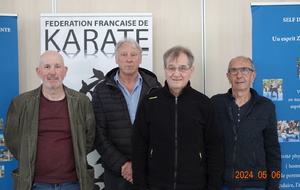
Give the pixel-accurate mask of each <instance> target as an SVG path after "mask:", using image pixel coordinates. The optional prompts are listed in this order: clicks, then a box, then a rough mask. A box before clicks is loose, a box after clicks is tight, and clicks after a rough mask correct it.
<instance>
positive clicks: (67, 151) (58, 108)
mask: <svg viewBox="0 0 300 190" xmlns="http://www.w3.org/2000/svg"><path fill="white" fill-rule="evenodd" d="M67 70H68V68H67V67H66V66H65V65H64V60H63V57H62V56H61V55H60V54H59V53H57V52H56V51H46V52H45V53H44V54H42V55H41V57H40V63H39V67H37V68H36V72H37V74H38V76H39V77H40V78H41V80H42V85H41V86H40V87H38V88H37V89H34V90H32V91H29V92H25V93H23V94H21V95H19V96H17V97H15V98H14V99H13V100H12V102H11V104H10V106H9V109H8V111H7V117H6V126H5V129H4V138H5V143H6V146H7V147H8V149H9V150H10V151H11V153H12V154H13V155H14V157H15V158H16V159H17V160H18V162H19V167H18V168H17V169H16V170H14V171H13V181H14V189H15V190H40V189H48V190H52V189H53V190H54V189H56V188H59V189H61V190H79V189H81V190H91V189H93V187H94V181H93V180H94V170H93V168H92V167H90V166H89V165H88V164H87V158H86V156H87V154H88V153H89V152H90V151H91V150H92V147H93V142H94V137H95V125H96V124H95V118H94V114H93V109H92V105H91V102H90V100H89V98H88V97H87V96H85V95H84V94H82V93H79V92H76V91H74V90H72V89H70V88H68V87H66V86H64V85H63V83H62V81H63V79H64V77H65V76H66V73H67Z"/></svg>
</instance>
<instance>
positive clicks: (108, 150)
mask: <svg viewBox="0 0 300 190" xmlns="http://www.w3.org/2000/svg"><path fill="white" fill-rule="evenodd" d="M115 60H116V64H117V65H118V67H117V68H114V69H112V70H111V71H109V72H108V73H107V74H106V76H105V78H104V79H103V80H102V81H101V82H100V83H99V84H98V85H97V86H96V87H95V89H94V92H93V94H92V103H93V108H94V113H95V117H96V123H97V130H96V140H95V147H96V150H97V151H98V153H99V154H100V156H101V163H102V166H103V168H104V175H103V177H104V185H105V190H130V189H132V167H131V147H132V143H131V134H132V130H133V123H134V120H135V114H136V110H137V107H138V105H139V102H140V101H141V99H142V98H143V97H144V96H145V95H146V94H148V93H149V92H151V91H152V90H155V89H157V88H160V87H161V85H160V83H159V82H158V80H157V77H156V76H155V74H154V73H152V72H151V71H148V70H146V69H143V68H140V67H139V66H140V64H141V63H142V48H141V47H140V46H139V44H138V43H137V42H136V41H135V40H132V39H128V38H125V39H122V40H121V41H119V42H118V43H117V44H116V51H115Z"/></svg>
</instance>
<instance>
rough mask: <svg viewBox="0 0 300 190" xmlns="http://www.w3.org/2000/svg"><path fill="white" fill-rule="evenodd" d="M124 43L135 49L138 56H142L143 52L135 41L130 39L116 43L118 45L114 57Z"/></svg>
mask: <svg viewBox="0 0 300 190" xmlns="http://www.w3.org/2000/svg"><path fill="white" fill-rule="evenodd" d="M125 43H128V44H130V45H131V46H132V47H133V48H136V49H137V50H138V51H139V53H140V55H142V53H143V50H142V48H141V46H140V45H139V44H138V43H137V41H135V40H134V39H132V38H123V39H121V40H120V41H118V43H117V44H116V48H115V55H118V51H119V48H120V47H121V46H122V45H123V44H125Z"/></svg>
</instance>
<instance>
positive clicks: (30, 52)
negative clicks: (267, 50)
mask: <svg viewBox="0 0 300 190" xmlns="http://www.w3.org/2000/svg"><path fill="white" fill-rule="evenodd" d="M203 1H205V13H206V14H205V15H206V17H205V18H206V27H205V34H206V38H205V44H206V46H205V50H206V55H205V56H204V58H205V63H206V64H205V65H206V77H205V85H203V80H202V78H203V74H202V58H203V56H202V22H201V19H202V7H201V4H202V3H201V2H202V0H109V1H104V0H88V1H86V0H72V1H62V0H57V1H56V12H57V13H152V14H153V71H154V72H155V73H156V74H157V76H158V78H159V80H160V82H162V83H163V82H164V75H163V66H162V65H163V63H162V55H163V53H164V52H165V51H166V50H167V49H168V48H170V47H172V46H174V45H178V44H180V45H184V46H187V47H189V48H190V49H191V50H192V51H193V53H194V55H195V73H194V75H193V77H192V79H191V82H192V86H193V87H194V88H195V89H197V90H199V91H202V92H204V88H205V93H206V94H207V95H208V96H211V95H213V94H216V93H220V92H226V91H227V89H228V88H229V84H228V82H227V79H226V76H225V73H226V69H227V64H228V62H229V60H230V59H231V58H232V57H235V56H238V55H246V56H249V57H251V54H252V50H251V48H252V47H251V12H250V3H251V2H260V1H258V0H252V1H250V0H226V1H224V0H203ZM296 1H297V0H288V1H283V0H281V1H280V0H273V2H296ZM70 2H71V4H70ZM0 5H1V6H0V13H17V14H18V20H19V60H20V61H19V68H20V74H19V75H20V92H21V93H22V92H25V91H28V90H31V89H33V88H35V87H37V86H38V85H39V84H40V80H39V78H38V77H37V75H36V73H35V68H36V66H37V65H38V59H39V55H40V14H41V13H52V0H0ZM258 74H259V73H258Z"/></svg>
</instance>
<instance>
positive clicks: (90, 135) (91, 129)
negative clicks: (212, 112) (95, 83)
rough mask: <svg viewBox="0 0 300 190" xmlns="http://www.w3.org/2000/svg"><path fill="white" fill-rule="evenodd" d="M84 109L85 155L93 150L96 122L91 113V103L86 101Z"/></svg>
mask: <svg viewBox="0 0 300 190" xmlns="http://www.w3.org/2000/svg"><path fill="white" fill-rule="evenodd" d="M87 105H88V106H87V108H86V117H85V118H86V126H87V127H86V150H87V153H86V154H88V153H90V152H91V151H93V150H94V140H95V133H96V121H95V116H94V112H93V107H92V103H91V101H90V100H88V104H87Z"/></svg>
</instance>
